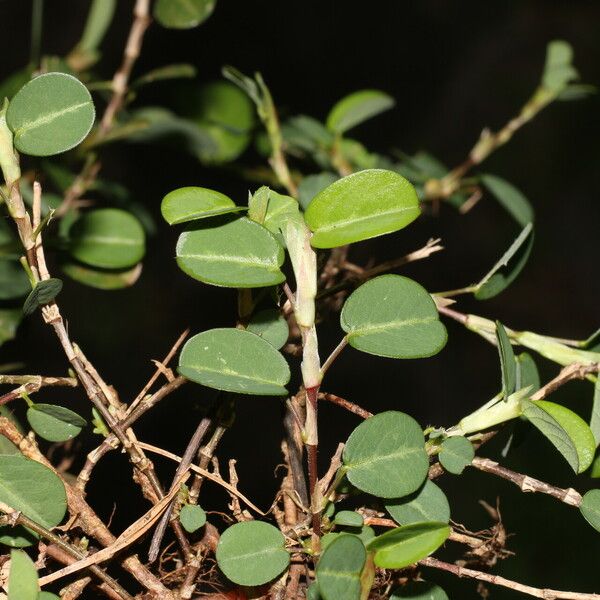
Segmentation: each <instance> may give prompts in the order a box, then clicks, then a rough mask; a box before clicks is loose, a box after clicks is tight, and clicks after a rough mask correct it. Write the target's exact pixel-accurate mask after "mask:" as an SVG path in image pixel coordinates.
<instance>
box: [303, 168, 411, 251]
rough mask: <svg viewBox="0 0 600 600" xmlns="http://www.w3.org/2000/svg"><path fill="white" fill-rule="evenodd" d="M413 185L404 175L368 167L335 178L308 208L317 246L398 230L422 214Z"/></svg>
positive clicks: (333, 244) (342, 242) (328, 245)
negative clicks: (336, 179)
mask: <svg viewBox="0 0 600 600" xmlns="http://www.w3.org/2000/svg"><path fill="white" fill-rule="evenodd" d="M419 212H420V210H419V201H418V198H417V194H416V192H415V189H414V188H413V186H412V184H411V183H410V182H409V181H408V180H406V179H404V177H402V175H398V173H394V172H393V171H385V170H383V169H368V170H365V171H359V172H358V173H354V174H352V175H348V176H347V177H344V178H343V179H339V180H338V181H335V182H334V183H332V184H331V185H330V186H328V187H326V188H325V189H324V190H323V191H322V192H320V193H319V194H317V195H316V196H315V197H314V198H313V200H312V201H311V203H310V204H309V205H308V208H307V209H306V214H305V218H306V224H307V225H308V226H309V227H310V229H311V230H312V232H313V234H314V235H313V237H312V240H311V244H312V245H313V246H314V247H315V248H335V247H336V246H343V245H345V244H351V243H352V242H359V241H361V240H366V239H369V238H373V237H377V236H380V235H384V234H386V233H392V232H393V231H398V230H399V229H402V228H403V227H406V226H407V225H408V224H409V223H411V222H412V221H414V220H415V219H416V218H417V217H418V216H419Z"/></svg>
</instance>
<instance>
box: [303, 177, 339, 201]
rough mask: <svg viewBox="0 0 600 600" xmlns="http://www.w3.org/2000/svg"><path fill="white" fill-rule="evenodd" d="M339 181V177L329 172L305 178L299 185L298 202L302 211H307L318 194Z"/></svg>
mask: <svg viewBox="0 0 600 600" xmlns="http://www.w3.org/2000/svg"><path fill="white" fill-rule="evenodd" d="M338 179H339V177H338V176H337V175H335V174H334V173H327V172H325V173H319V174H318V175H308V176H306V177H304V178H303V179H302V181H301V182H300V184H299V185H298V202H299V203H300V206H301V207H302V210H306V209H307V208H308V205H309V204H310V203H311V201H312V199H313V198H314V197H315V196H316V195H317V194H318V193H320V192H322V191H323V190H324V189H325V188H326V187H327V186H329V185H331V184H332V183H333V182H334V181H337V180H338Z"/></svg>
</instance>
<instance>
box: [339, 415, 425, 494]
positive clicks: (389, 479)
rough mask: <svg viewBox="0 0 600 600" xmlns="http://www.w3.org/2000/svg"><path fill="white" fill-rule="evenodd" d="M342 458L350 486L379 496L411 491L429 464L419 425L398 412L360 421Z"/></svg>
mask: <svg viewBox="0 0 600 600" xmlns="http://www.w3.org/2000/svg"><path fill="white" fill-rule="evenodd" d="M343 461H344V466H345V469H346V470H347V473H346V476H347V477H348V480H349V481H350V483H352V485H354V486H356V487H357V488H358V489H359V490H362V491H363V492H367V493H368V494H373V495H374V496H379V497H381V498H400V497H402V496H406V495H407V494H412V492H414V491H415V490H417V489H418V488H419V487H420V486H421V484H422V483H423V481H425V477H427V469H428V466H429V460H428V458H427V453H426V452H425V444H424V438H423V432H422V430H421V427H420V426H419V424H418V423H417V422H416V421H415V420H414V419H413V418H412V417H410V416H408V415H406V414H404V413H402V412H398V411H387V412H383V413H379V414H377V415H375V416H373V417H370V418H369V419H367V420H366V421H364V422H363V423H361V424H360V425H359V426H358V427H357V428H356V429H355V430H354V431H353V432H352V433H351V434H350V437H349V438H348V441H347V442H346V446H345V448H344V455H343Z"/></svg>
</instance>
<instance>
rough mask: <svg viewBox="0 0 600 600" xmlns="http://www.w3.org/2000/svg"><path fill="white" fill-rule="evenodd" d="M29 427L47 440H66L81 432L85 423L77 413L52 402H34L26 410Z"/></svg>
mask: <svg viewBox="0 0 600 600" xmlns="http://www.w3.org/2000/svg"><path fill="white" fill-rule="evenodd" d="M27 420H28V421H29V424H30V425H31V428H32V429H33V430H34V431H35V432H36V433H37V434H38V435H39V436H40V437H42V438H44V439H45V440H48V441H49V442H66V441H67V440H70V439H72V438H74V437H76V436H78V435H79V434H80V433H81V430H82V429H83V428H84V427H85V426H86V425H87V422H86V420H85V419H83V418H81V417H80V416H79V415H78V414H77V413H75V412H73V411H72V410H69V409H68V408H64V407H62V406H55V405H53V404H34V405H33V406H30V407H29V409H28V410H27Z"/></svg>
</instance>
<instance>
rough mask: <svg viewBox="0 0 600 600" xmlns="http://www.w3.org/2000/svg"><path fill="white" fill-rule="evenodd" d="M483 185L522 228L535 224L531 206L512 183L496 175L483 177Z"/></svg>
mask: <svg viewBox="0 0 600 600" xmlns="http://www.w3.org/2000/svg"><path fill="white" fill-rule="evenodd" d="M481 183H483V185H484V186H485V187H486V188H487V189H488V190H489V191H490V192H491V194H492V196H494V198H496V200H498V203H499V204H500V205H501V206H502V207H503V208H504V209H505V210H506V212H508V213H509V214H510V215H511V216H512V217H513V219H514V220H515V221H516V222H517V223H518V224H519V225H520V226H521V227H525V225H527V223H532V222H533V219H534V214H533V208H531V204H529V201H528V200H527V198H525V196H524V195H523V194H522V193H521V191H520V190H518V189H517V188H516V187H515V186H514V185H513V184H512V183H509V182H508V181H506V180H505V179H502V178H501V177H497V176H496V175H481Z"/></svg>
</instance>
